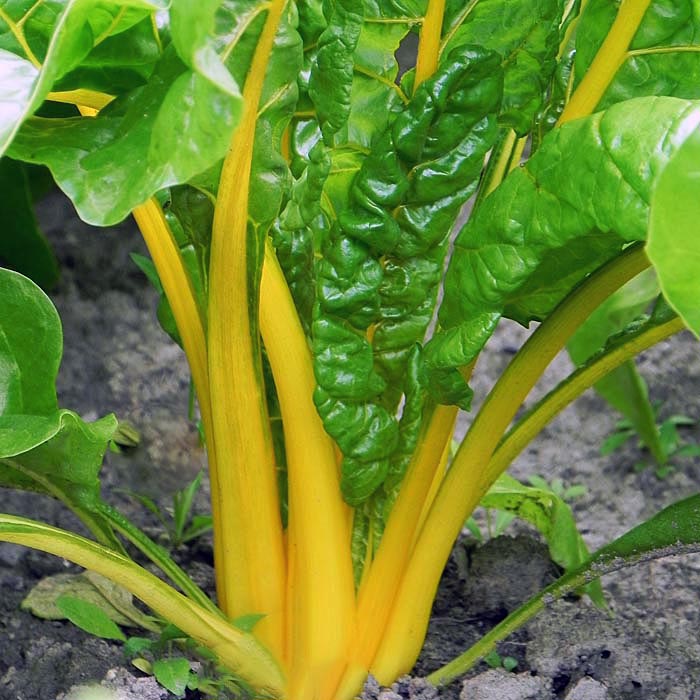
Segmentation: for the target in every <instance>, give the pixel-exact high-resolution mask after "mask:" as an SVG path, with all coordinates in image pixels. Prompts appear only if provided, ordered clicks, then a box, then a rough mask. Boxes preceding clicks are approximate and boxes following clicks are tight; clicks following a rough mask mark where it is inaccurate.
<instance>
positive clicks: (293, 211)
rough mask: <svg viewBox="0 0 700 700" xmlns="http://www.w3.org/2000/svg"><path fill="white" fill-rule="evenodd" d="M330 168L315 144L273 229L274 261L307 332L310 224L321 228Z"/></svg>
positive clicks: (312, 285) (312, 279)
mask: <svg viewBox="0 0 700 700" xmlns="http://www.w3.org/2000/svg"><path fill="white" fill-rule="evenodd" d="M330 165H331V164H330V159H329V157H328V154H327V153H326V151H325V149H324V148H323V147H322V146H321V145H320V144H318V145H317V146H316V147H315V148H314V150H313V152H312V153H310V154H309V161H308V165H307V166H306V167H305V168H304V171H303V173H302V175H301V176H300V177H299V178H298V179H297V180H295V181H294V183H293V185H292V191H291V193H290V196H289V201H288V202H287V205H286V207H285V208H284V211H283V212H282V213H281V214H280V217H279V219H278V220H277V221H276V222H275V226H274V228H273V236H272V240H273V243H274V246H275V249H276V251H277V259H278V260H279V263H280V266H281V267H282V270H283V271H284V275H285V277H286V279H287V284H288V285H289V290H290V292H291V293H292V297H293V298H294V303H295V305H296V308H297V311H298V312H299V318H300V319H301V322H302V324H303V325H304V328H305V330H306V332H307V333H309V332H310V328H311V314H312V310H313V305H314V300H315V298H316V276H315V270H314V253H315V242H314V231H313V227H314V222H316V225H317V226H319V227H320V226H323V220H322V214H321V197H322V193H323V186H324V184H325V182H326V178H327V177H328V172H329V170H330Z"/></svg>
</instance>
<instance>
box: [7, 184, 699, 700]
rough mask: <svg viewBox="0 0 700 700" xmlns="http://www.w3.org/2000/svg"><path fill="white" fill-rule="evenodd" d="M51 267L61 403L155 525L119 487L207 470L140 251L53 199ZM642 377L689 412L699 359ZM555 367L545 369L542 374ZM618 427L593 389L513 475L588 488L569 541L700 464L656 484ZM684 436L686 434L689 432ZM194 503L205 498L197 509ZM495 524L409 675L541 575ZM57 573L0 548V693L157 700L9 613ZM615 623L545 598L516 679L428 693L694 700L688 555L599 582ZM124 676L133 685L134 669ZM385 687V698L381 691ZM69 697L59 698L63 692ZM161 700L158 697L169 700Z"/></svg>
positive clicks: (538, 564) (644, 506) (455, 579)
mask: <svg viewBox="0 0 700 700" xmlns="http://www.w3.org/2000/svg"><path fill="white" fill-rule="evenodd" d="M42 218H43V220H44V225H45V228H47V229H48V230H49V233H50V234H51V238H52V240H53V241H54V244H55V246H56V249H57V252H58V255H59V257H60V259H61V263H62V267H63V279H62V281H61V283H60V286H59V288H58V289H57V290H56V291H55V293H54V294H53V295H52V296H53V298H54V301H55V303H56V305H57V307H58V309H59V312H60V314H61V317H62V319H63V323H64V327H65V356H64V363H63V367H62V370H61V375H60V377H59V397H60V401H61V405H62V406H65V407H68V408H73V409H75V410H77V411H79V412H80V413H81V414H82V415H83V416H84V417H86V418H96V417H98V416H100V415H104V414H105V413H108V412H111V411H114V412H116V413H117V415H118V416H119V417H120V418H128V419H129V420H131V421H132V422H133V423H135V424H136V425H137V426H138V427H139V428H140V429H141V431H142V432H143V442H142V445H141V446H140V447H139V448H138V449H136V450H134V451H132V452H130V453H128V454H125V455H113V454H110V455H109V456H108V458H107V460H106V464H105V468H104V483H105V489H106V493H108V498H109V500H110V501H111V502H113V503H115V504H116V505H118V506H119V507H121V508H124V509H125V510H127V511H128V512H129V513H130V514H131V515H132V517H133V518H134V519H136V520H138V521H141V522H143V523H146V524H149V525H150V526H153V525H154V523H153V521H152V520H149V518H148V516H147V514H146V513H145V512H144V511H143V510H142V509H140V508H139V507H138V506H136V505H135V504H134V502H133V500H131V499H130V498H129V497H128V496H127V495H126V494H124V493H122V492H119V491H117V490H116V488H117V486H119V487H121V488H127V489H129V488H131V489H134V490H137V491H138V492H139V493H142V494H144V495H148V496H150V497H152V498H155V499H156V500H157V501H158V502H159V503H160V504H161V505H167V503H168V499H169V494H171V493H172V492H173V491H174V490H176V489H177V488H181V487H182V486H183V485H184V484H185V483H186V482H188V481H190V480H191V479H192V478H194V476H195V475H196V474H197V473H198V471H199V470H200V469H202V468H203V467H204V456H203V453H202V451H201V449H200V448H199V446H198V439H197V433H196V430H195V428H194V427H193V426H192V424H191V423H190V422H189V421H188V419H187V387H188V377H187V371H186V365H185V362H184V359H183V357H182V355H181V353H180V352H179V350H178V349H177V348H176V347H175V346H174V345H173V344H172V343H170V341H169V340H168V339H167V337H166V336H165V335H164V334H163V333H162V331H161V330H160V328H159V327H158V325H157V322H156V321H155V318H154V313H153V311H154V308H155V294H154V293H153V292H152V291H151V290H150V289H149V287H148V285H147V283H146V282H145V280H144V278H143V277H142V275H141V273H140V272H139V271H138V270H137V269H136V267H135V266H134V265H133V263H131V261H130V260H129V257H128V254H129V252H131V251H134V250H141V245H140V241H139V239H138V236H137V235H135V234H134V232H133V230H132V229H131V227H130V226H129V225H128V224H126V225H123V226H122V227H120V229H119V230H117V231H109V232H106V231H95V230H90V229H89V228H88V227H87V226H85V225H84V224H82V223H81V222H79V221H77V220H75V219H74V218H73V217H72V214H71V210H70V206H69V205H67V204H66V203H65V202H64V201H63V200H62V199H60V198H59V197H52V198H50V199H49V201H48V202H47V203H46V204H45V206H44V208H43V210H42ZM522 337H523V331H522V330H521V329H519V328H514V327H508V328H505V329H503V330H502V331H499V333H498V334H497V336H496V337H495V338H494V339H493V341H492V343H491V344H490V346H489V350H488V352H486V353H485V354H484V356H483V358H482V360H480V364H479V367H478V368H477V372H476V382H475V388H476V392H477V396H483V394H484V392H485V391H486V389H487V387H488V386H489V384H490V382H492V381H493V377H495V376H497V374H498V372H499V371H500V370H501V369H502V368H503V366H504V365H505V363H506V362H507V361H508V359H509V358H510V357H511V356H512V353H513V351H514V349H515V348H516V347H517V344H518V343H519V342H520V340H521V338H522ZM641 367H642V370H643V372H644V373H645V375H646V376H647V378H648V380H649V384H650V387H651V393H652V396H653V398H654V399H655V400H658V401H662V402H663V408H662V415H664V416H667V415H670V414H672V413H686V414H688V415H690V416H693V417H695V418H700V391H699V389H700V354H699V353H698V346H697V343H696V342H695V341H694V340H693V339H692V338H691V337H690V336H686V335H684V336H681V337H677V338H674V339H673V340H672V341H671V342H668V343H665V344H663V345H662V346H661V347H657V348H656V349H655V350H654V351H652V352H649V353H646V354H645V355H644V356H643V357H642V360H641ZM565 370H566V361H565V360H562V361H559V362H558V363H557V364H556V366H555V369H554V372H553V373H552V374H551V376H549V377H548V379H547V381H549V383H550V384H551V382H553V381H554V380H555V379H556V377H557V376H561V375H562V373H563V372H564V371H565ZM614 423H615V417H614V416H612V415H611V414H610V413H609V412H607V411H606V409H605V407H604V405H603V404H602V402H601V401H600V400H599V399H597V398H596V397H595V396H594V395H592V394H590V395H588V394H587V395H586V396H584V397H583V398H582V399H581V400H580V401H579V402H578V403H577V404H576V405H575V406H574V407H572V408H570V409H568V410H567V411H566V412H564V413H563V414H562V415H561V416H560V417H559V418H558V419H557V420H556V421H555V422H554V423H553V424H552V425H551V426H550V427H549V428H548V429H547V430H546V431H545V433H544V434H543V435H542V436H541V437H540V438H539V439H538V440H537V442H535V443H534V444H533V445H532V446H531V447H530V448H529V449H528V450H527V452H526V453H525V454H524V455H522V456H521V458H520V459H519V460H518V462H517V463H516V465H515V467H514V469H513V473H514V474H515V475H516V476H520V477H525V476H527V475H530V474H542V475H545V476H546V477H547V478H549V479H551V478H554V477H560V478H562V479H564V481H565V482H566V483H568V484H571V483H580V484H584V485H585V486H586V487H587V488H588V494H587V495H586V496H584V497H582V498H580V499H579V500H577V501H576V502H575V506H574V509H575V513H576V517H577V520H578V522H579V523H580V527H581V531H582V533H583V534H584V537H585V539H586V541H587V543H588V544H589V546H590V547H591V548H596V547H598V546H600V545H602V544H603V543H605V542H606V541H609V540H610V539H612V538H614V537H615V536H617V535H620V534H622V533H623V532H624V531H625V530H627V529H629V528H630V527H631V526H633V525H634V524H636V523H638V522H640V521H641V520H643V519H644V518H646V517H648V516H650V515H651V514H652V513H654V512H655V511H657V510H658V509H660V508H661V507H663V506H664V505H667V504H669V503H671V502H673V501H674V500H677V499H679V498H681V497H683V496H686V495H689V494H690V493H692V492H694V491H696V490H697V483H698V476H699V475H700V463H699V462H698V461H697V460H695V461H693V460H688V459H686V460H683V461H679V462H678V466H679V469H678V470H676V471H675V472H674V473H672V474H671V475H670V476H668V477H667V478H666V479H664V480H663V481H659V480H658V479H657V478H656V477H655V476H654V474H653V473H652V472H651V471H650V470H647V471H645V472H642V473H636V472H635V471H634V470H633V465H634V464H635V462H637V461H638V460H639V458H640V453H639V452H638V450H636V449H635V448H634V447H633V446H630V447H628V448H626V449H624V450H623V451H621V452H618V453H615V454H614V455H613V456H611V457H606V458H602V457H601V456H600V453H599V447H600V444H601V442H602V441H603V439H604V438H605V437H606V436H607V435H608V434H609V432H610V431H611V430H612V428H613V426H614ZM684 436H685V437H686V439H688V440H690V441H692V440H696V441H700V429H698V428H690V429H688V430H687V431H686V432H685V433H684ZM197 509H198V511H199V512H204V511H205V510H206V493H202V494H201V496H200V498H199V500H198V502H197ZM0 511H2V512H10V513H17V514H24V515H29V516H34V517H39V518H41V519H42V520H46V521H49V522H52V523H56V524H58V525H61V526H63V527H70V528H76V527H78V528H79V526H77V525H76V522H75V520H74V519H73V518H72V516H71V515H70V514H66V513H65V511H64V510H63V509H62V508H61V507H60V506H58V505H57V504H55V503H53V502H52V501H50V500H48V499H42V498H38V497H36V496H28V495H24V494H17V493H11V492H8V491H3V490H0ZM524 531H525V528H517V529H515V530H510V531H509V533H510V534H511V535H513V534H518V537H517V539H513V538H512V537H506V538H500V539H497V540H493V541H491V542H489V543H488V544H487V545H486V546H485V547H483V548H477V547H476V546H475V545H474V542H473V541H471V540H468V539H467V540H465V541H464V542H461V543H460V544H458V545H457V547H456V549H455V552H454V554H453V557H452V559H451V561H450V563H449V565H448V569H447V572H446V577H445V581H444V585H443V587H442V588H441V592H440V595H439V597H438V600H437V602H436V605H435V608H434V615H433V621H432V623H431V633H430V636H429V639H428V642H427V645H426V649H425V652H424V654H423V656H422V657H421V660H420V661H419V664H418V666H417V668H416V670H415V675H416V676H419V675H422V674H424V673H426V672H428V671H430V670H432V669H434V668H436V667H437V666H439V665H440V664H442V663H445V662H446V661H448V660H449V659H451V658H452V657H454V656H455V655H456V654H458V653H459V652H460V651H463V650H464V649H465V648H466V647H467V646H468V645H469V644H470V643H472V642H473V641H475V640H476V639H477V638H478V637H479V636H480V635H481V634H483V633H484V632H485V631H486V630H487V629H488V628H489V627H490V626H492V625H493V624H495V623H496V622H497V621H498V620H500V619H502V617H503V616H504V615H505V614H506V613H507V611H509V610H512V609H513V608H514V607H515V606H516V605H517V604H518V602H520V601H522V600H524V599H526V598H527V597H528V596H529V595H531V594H532V593H533V592H535V591H536V590H538V589H539V588H541V587H542V586H543V585H546V583H547V582H549V581H551V580H552V578H553V576H555V574H556V569H555V567H554V566H553V565H552V564H551V563H550V562H549V558H548V557H547V550H546V547H544V546H542V545H541V544H540V543H538V542H536V541H534V540H532V539H531V538H528V537H526V536H525V535H524V534H522V533H523V532H524ZM184 556H185V559H186V562H187V564H188V565H189V566H191V567H192V568H193V569H194V570H195V571H196V573H197V577H198V579H200V580H202V581H204V582H207V581H208V582H209V585H211V550H210V547H209V545H208V543H207V542H206V540H205V541H203V542H202V543H201V544H200V545H199V546H197V547H196V548H194V549H192V550H189V551H188V552H186V553H185V554H184ZM67 570H72V568H71V567H69V566H68V565H67V564H66V563H65V562H63V561H61V560H59V559H56V558H52V557H47V556H44V555H41V554H38V553H34V552H30V551H28V550H24V549H21V548H17V547H14V546H11V545H6V544H0V700H54V698H59V697H69V698H73V699H75V700H77V698H78V697H83V698H87V697H89V698H90V700H97V695H96V694H95V692H94V691H91V694H88V695H80V693H79V692H78V691H76V690H75V689H74V690H71V689H72V688H73V687H74V686H80V685H84V684H86V683H90V682H91V683H99V682H101V681H102V682H104V683H105V684H107V685H110V687H112V688H113V689H115V692H117V697H119V698H120V699H121V700H126V699H127V698H159V697H162V698H167V697H169V696H168V695H167V693H165V692H163V691H161V690H159V689H158V688H157V687H155V686H154V685H153V682H152V679H148V678H143V677H141V678H131V676H129V675H128V673H127V669H126V666H127V664H125V660H124V656H123V654H122V651H121V649H120V647H119V646H118V645H116V644H112V643H110V642H105V641H101V640H97V639H94V638H91V637H89V636H87V635H85V634H83V633H82V632H80V631H78V630H76V628H74V627H72V626H71V625H70V624H67V623H63V622H47V621H41V620H38V619H36V618H33V617H32V616H31V615H29V614H28V613H25V612H21V611H20V610H19V604H20V602H21V600H22V599H23V598H24V596H25V595H26V594H27V592H28V591H29V589H30V588H31V587H32V586H33V585H35V584H36V583H37V581H39V580H40V579H41V578H42V577H44V576H46V575H47V574H51V573H56V572H60V571H67ZM604 585H605V590H606V592H607V594H608V598H609V601H610V606H611V609H612V611H613V613H614V615H609V614H608V613H605V612H602V611H599V610H597V609H596V608H594V607H592V606H591V605H590V604H589V603H588V602H587V601H586V600H569V601H562V602H559V603H557V604H555V605H554V606H553V607H552V608H550V609H548V610H546V611H545V612H544V613H542V614H541V615H540V616H539V617H538V618H536V619H535V620H534V621H533V622H531V623H530V624H529V625H527V626H526V627H525V628H524V629H523V630H521V631H520V632H519V633H518V634H517V635H515V636H514V637H513V638H511V639H510V640H508V641H506V642H504V643H503V644H502V646H501V648H500V651H501V654H502V655H503V656H512V657H514V658H515V659H517V661H518V667H517V669H516V671H515V672H514V673H506V672H505V671H502V670H501V671H495V670H489V671H487V670H486V669H487V667H486V666H484V665H482V666H481V667H479V668H478V669H477V670H476V671H475V672H474V674H473V677H471V678H470V679H469V680H467V681H466V683H465V685H464V687H463V688H462V685H461V683H455V684H453V685H452V686H450V687H449V688H446V689H444V690H443V691H442V693H441V697H444V698H459V697H460V694H461V698H463V699H464V700H486V699H488V700H495V699H496V698H498V699H504V700H525V699H532V700H553V699H554V698H566V699H568V700H602V699H603V698H609V699H611V700H637V699H644V700H691V699H693V698H694V699H696V700H697V699H700V636H699V633H698V630H699V629H700V606H698V603H697V601H698V591H699V590H700V558H699V557H697V556H690V557H686V558H684V559H669V560H665V561H657V562H653V563H649V564H644V565H642V566H640V567H638V568H637V569H635V570H632V571H627V572H624V573H620V574H615V575H611V576H609V577H607V578H606V579H605V581H604ZM132 670H133V674H134V675H135V676H139V675H140V674H139V673H138V672H137V671H136V670H135V669H132ZM395 691H398V692H399V693H400V694H399V695H396V694H395ZM63 694H67V695H65V696H64V695H63ZM409 695H410V697H412V698H414V699H415V700H418V698H424V699H425V700H427V698H429V697H431V692H430V691H429V690H428V689H426V688H424V687H423V686H421V685H420V684H419V683H415V682H414V683H413V685H411V684H408V683H404V684H401V685H400V686H398V687H396V688H395V689H394V691H387V690H384V691H379V689H377V688H372V687H368V689H367V691H366V697H367V698H377V697H379V698H381V700H392V699H394V700H395V699H396V698H399V697H408V696H409ZM170 697H172V696H170Z"/></svg>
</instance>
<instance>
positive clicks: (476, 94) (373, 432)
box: [312, 49, 502, 504]
mask: <svg viewBox="0 0 700 700" xmlns="http://www.w3.org/2000/svg"><path fill="white" fill-rule="evenodd" d="M499 63H500V61H499V59H498V56H497V54H494V53H492V52H487V51H481V50H476V49H470V50H468V51H460V52H459V54H458V55H456V56H455V57H454V61H453V62H452V63H451V64H450V65H449V67H446V68H444V69H442V70H441V71H439V72H438V74H437V75H436V76H435V77H434V78H432V79H430V80H428V81H426V82H425V83H424V84H423V85H421V87H420V88H419V89H418V90H417V92H416V95H415V96H414V98H413V99H412V100H411V102H410V103H409V105H408V106H407V107H406V108H405V109H404V110H403V111H402V112H401V113H400V114H399V115H398V116H397V117H396V119H395V120H394V122H393V124H392V125H391V126H390V127H388V128H387V129H386V130H385V131H384V133H383V134H382V135H381V136H380V137H378V138H377V139H375V143H374V146H373V148H372V150H371V151H370V153H369V155H368V156H367V157H366V158H365V159H364V161H363V162H362V164H361V166H360V167H359V170H358V171H357V173H356V174H355V177H354V179H352V181H351V184H350V194H349V200H348V205H347V206H346V207H345V208H344V209H342V210H340V211H339V212H338V218H337V219H336V220H335V221H333V222H332V225H331V227H330V231H328V232H327V233H326V234H325V236H324V239H323V243H322V246H321V253H322V258H321V259H320V260H319V261H318V264H317V270H316V274H317V283H318V292H317V298H318V304H317V308H316V310H315V312H314V321H313V329H312V332H313V349H314V358H315V359H314V362H315V371H316V379H317V382H318V388H317V390H316V393H315V397H314V398H315V401H316V405H317V408H318V410H319V413H320V414H321V417H322V418H323V420H324V425H325V427H326V430H327V431H328V432H329V433H330V434H331V436H332V437H333V438H334V439H335V440H336V442H337V443H338V445H339V446H340V448H341V450H342V451H343V454H344V456H345V459H344V463H343V469H342V481H341V488H342V489H343V493H344V496H345V498H346V500H347V501H348V502H349V503H351V504H358V503H361V502H362V501H364V500H365V499H366V498H368V497H369V496H370V495H371V494H372V493H373V492H374V491H375V490H376V489H377V488H378V487H379V485H380V484H381V483H382V482H383V481H384V479H385V478H386V476H387V474H388V472H389V469H390V463H391V459H392V457H393V456H394V453H395V452H396V450H397V447H398V445H399V443H400V441H401V434H400V430H399V423H398V421H397V418H396V410H397V407H398V404H399V402H400V400H401V397H402V395H403V394H406V396H408V395H409V394H411V392H412V390H411V389H409V386H410V385H411V379H410V377H411V373H410V372H407V367H408V365H409V361H410V358H411V357H412V355H413V353H414V346H415V344H416V343H418V342H420V341H422V339H423V336H424V334H425V331H426V329H427V327H428V324H429V322H430V319H431V317H432V311H433V307H434V304H435V299H436V294H437V286H438V283H439V280H440V276H441V273H442V267H443V261H444V256H445V254H446V248H447V239H448V234H449V232H450V229H451V227H452V224H453V221H454V219H455V217H456V215H457V213H458V212H459V210H460V208H461V206H462V204H463V203H464V202H465V201H466V200H467V199H468V197H469V196H470V195H471V194H472V193H473V192H474V189H475V186H476V180H477V178H478V175H479V172H480V170H481V166H482V164H483V158H484V156H485V154H486V152H487V151H488V149H489V148H490V147H491V145H492V143H493V140H494V138H495V135H496V132H497V127H496V123H495V114H496V112H497V110H498V106H499V102H500V97H501V85H502V83H501V74H500V71H499ZM448 127H449V128H448ZM331 173H332V170H331ZM334 184H336V183H331V186H333V185H334ZM339 201H341V200H339ZM407 377H408V378H407ZM388 386H392V389H391V390H388V389H387V387H388ZM463 399H464V400H465V401H466V397H463ZM415 418H416V407H415V406H414V405H412V406H411V408H410V410H409V411H407V413H406V422H410V423H411V424H415V422H416V420H415Z"/></svg>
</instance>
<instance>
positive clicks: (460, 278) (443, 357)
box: [426, 97, 700, 378]
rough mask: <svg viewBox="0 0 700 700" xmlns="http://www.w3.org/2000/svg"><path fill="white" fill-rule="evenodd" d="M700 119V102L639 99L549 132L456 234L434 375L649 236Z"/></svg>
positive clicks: (430, 358)
mask: <svg viewBox="0 0 700 700" xmlns="http://www.w3.org/2000/svg"><path fill="white" fill-rule="evenodd" d="M699 124H700V106H698V104H697V103H695V102H689V101H686V100H680V99H676V98H665V97H660V98H638V99H635V100H629V101H626V102H624V103H620V104H617V105H614V106H613V107H611V108H610V109H608V110H607V111H606V112H602V113H598V114H595V115H592V116H590V117H586V118H584V119H579V120H576V121H573V122H570V123H568V124H565V125H563V126H562V127H559V128H557V129H555V130H554V131H552V132H550V133H549V134H548V135H547V136H546V137H545V139H544V140H543V141H542V145H541V146H540V148H539V150H538V151H537V152H536V153H535V154H534V155H533V156H532V158H530V160H529V161H528V162H527V164H526V165H525V166H523V167H522V168H519V169H518V170H516V171H514V172H512V173H511V174H510V175H509V176H508V177H507V178H506V179H505V180H504V182H503V183H502V184H501V185H500V186H499V187H498V188H497V189H496V190H495V191H494V192H493V193H492V194H491V195H490V196H489V197H487V198H486V199H485V200H484V201H483V203H482V204H481V206H480V207H479V208H478V210H477V211H476V212H475V214H474V216H473V217H472V219H471V220H470V221H469V223H468V224H467V226H466V227H465V228H464V229H463V230H462V231H461V233H460V234H459V236H458V237H457V240H456V243H455V251H454V254H453V256H452V258H451V261H450V265H449V268H448V271H447V276H446V281H445V298H444V301H443V304H442V306H441V309H440V314H439V318H440V323H441V324H442V327H443V328H444V329H445V330H444V331H443V332H441V333H438V334H437V335H436V336H435V337H434V338H433V340H431V342H430V344H429V345H428V346H427V348H426V370H427V371H428V373H432V374H433V375H435V376H436V377H438V378H439V376H440V375H441V374H442V373H444V372H447V371H449V370H451V369H453V368H455V367H460V366H464V365H466V364H467V363H469V362H470V361H471V360H472V359H473V358H474V357H476V355H477V353H478V352H479V350H480V349H481V347H482V346H483V344H484V343H485V342H486V340H487V339H488V337H489V336H490V334H491V333H492V332H493V329H494V327H495V324H496V323H497V321H498V319H499V317H500V316H506V317H508V318H512V319H514V320H516V321H518V322H519V323H522V324H523V325H527V324H528V323H529V322H530V321H531V320H541V319H542V318H544V317H545V316H546V315H547V314H548V313H549V312H550V311H551V310H552V309H553V308H554V306H555V305H556V304H557V303H558V302H559V301H561V299H563V297H564V296H565V295H566V294H567V293H568V292H569V291H570V290H571V289H572V288H573V287H574V286H575V285H576V284H577V283H578V282H580V281H581V280H582V279H583V278H584V277H585V276H586V275H587V274H588V273H590V272H591V271H593V270H594V269H596V268H597V267H599V266H600V265H602V264H603V263H604V262H606V261H607V260H609V259H611V258H612V257H614V256H615V255H617V254H618V253H619V252H620V251H621V250H622V248H623V247H624V246H625V245H626V244H628V243H630V242H633V241H640V240H644V239H645V237H646V234H647V226H648V219H649V202H650V199H651V196H652V193H653V191H654V188H655V186H656V181H657V178H658V176H659V174H660V173H661V171H662V170H663V169H664V168H665V167H666V165H667V164H668V162H669V160H670V158H671V157H672V156H673V154H674V153H675V152H676V151H677V149H678V148H679V147H680V145H681V144H682V143H683V142H684V141H685V139H686V138H687V137H688V135H689V134H690V133H692V131H693V130H694V129H696V128H697V126H698V125H699ZM562 153H566V154H567V156H566V158H562V157H561V154H562Z"/></svg>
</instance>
